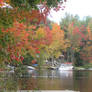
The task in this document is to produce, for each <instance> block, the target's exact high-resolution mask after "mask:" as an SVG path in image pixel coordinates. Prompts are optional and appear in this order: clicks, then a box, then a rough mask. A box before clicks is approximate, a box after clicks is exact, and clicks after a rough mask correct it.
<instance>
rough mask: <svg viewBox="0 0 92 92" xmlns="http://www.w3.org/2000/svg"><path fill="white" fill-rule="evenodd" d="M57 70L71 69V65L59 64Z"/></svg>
mask: <svg viewBox="0 0 92 92" xmlns="http://www.w3.org/2000/svg"><path fill="white" fill-rule="evenodd" d="M58 70H61V71H62V70H73V65H71V64H61V66H60V67H59V68H58Z"/></svg>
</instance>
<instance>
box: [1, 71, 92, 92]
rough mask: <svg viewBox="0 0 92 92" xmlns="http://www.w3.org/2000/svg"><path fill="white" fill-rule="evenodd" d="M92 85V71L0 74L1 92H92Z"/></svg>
mask: <svg viewBox="0 0 92 92" xmlns="http://www.w3.org/2000/svg"><path fill="white" fill-rule="evenodd" d="M91 83H92V71H58V70H41V71H31V72H30V73H26V74H25V75H23V76H21V77H18V76H16V75H15V74H14V73H0V92H6V90H9V92H12V91H11V90H15V92H17V91H18V90H72V91H79V92H92V86H91ZM72 91H71V92H72ZM61 92H62V91H61ZM67 92H68V91H67ZM69 92H70V91H69Z"/></svg>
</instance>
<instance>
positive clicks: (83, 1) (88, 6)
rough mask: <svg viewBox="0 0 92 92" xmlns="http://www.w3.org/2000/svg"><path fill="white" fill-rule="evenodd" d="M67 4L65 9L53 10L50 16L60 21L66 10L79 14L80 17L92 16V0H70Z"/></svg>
mask: <svg viewBox="0 0 92 92" xmlns="http://www.w3.org/2000/svg"><path fill="white" fill-rule="evenodd" d="M65 6H66V8H65V9H64V10H63V11H58V12H54V11H53V10H52V11H51V16H49V18H50V19H51V20H53V21H55V22H57V23H59V21H60V20H61V18H62V17H64V15H65V13H66V12H67V13H69V14H73V15H76V14H77V15H79V17H80V18H83V17H84V16H92V0H68V1H67V3H66V4H65Z"/></svg>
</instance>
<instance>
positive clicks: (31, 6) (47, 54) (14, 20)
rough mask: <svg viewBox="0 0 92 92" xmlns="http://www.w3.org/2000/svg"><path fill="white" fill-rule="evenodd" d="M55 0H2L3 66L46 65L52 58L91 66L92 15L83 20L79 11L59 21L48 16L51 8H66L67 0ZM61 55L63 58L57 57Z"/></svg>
mask: <svg viewBox="0 0 92 92" xmlns="http://www.w3.org/2000/svg"><path fill="white" fill-rule="evenodd" d="M54 1H55V2H53V0H0V68H1V70H2V69H3V68H4V67H5V66H6V65H13V66H16V67H18V66H19V67H20V66H22V65H34V64H38V66H39V67H41V66H44V67H45V63H46V62H45V61H46V60H48V61H49V60H50V59H55V60H56V61H57V62H61V63H62V62H72V63H73V65H74V66H76V67H80V66H84V67H87V68H88V67H92V64H91V63H92V17H90V16H87V17H85V18H84V19H82V20H80V18H79V16H78V15H76V16H73V15H70V14H66V15H65V17H64V18H62V19H61V22H60V25H58V24H57V23H54V22H53V21H50V20H49V19H48V17H47V16H48V15H49V14H50V10H51V9H52V8H53V10H55V11H56V12H57V11H59V10H60V9H62V8H64V6H63V3H65V2H67V1H66V0H54ZM5 4H8V6H6V7H4V6H5ZM9 6H10V8H9ZM61 55H63V56H64V61H62V60H61V61H60V60H58V59H59V58H60V56H61ZM44 67H42V68H44Z"/></svg>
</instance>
